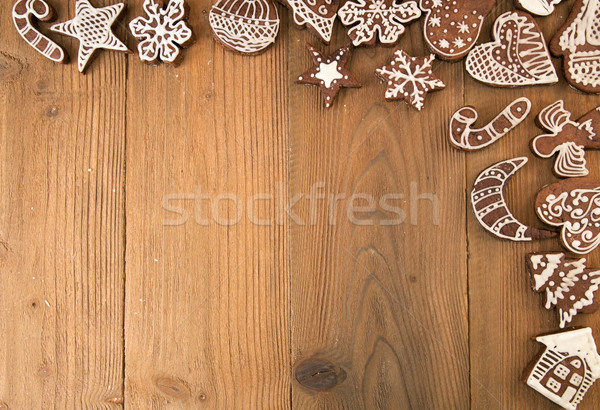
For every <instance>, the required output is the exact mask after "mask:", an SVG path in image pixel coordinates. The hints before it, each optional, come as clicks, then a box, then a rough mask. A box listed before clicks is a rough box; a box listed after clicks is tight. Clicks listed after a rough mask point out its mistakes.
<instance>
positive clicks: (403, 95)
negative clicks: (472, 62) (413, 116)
mask: <svg viewBox="0 0 600 410" xmlns="http://www.w3.org/2000/svg"><path fill="white" fill-rule="evenodd" d="M433 60H435V56H434V55H433V54H431V55H430V56H429V57H411V56H409V55H408V54H406V53H405V52H404V51H403V50H396V52H395V53H394V58H393V59H392V61H391V62H390V64H389V66H387V65H386V66H383V67H381V68H378V69H377V70H375V73H376V74H377V76H378V77H380V78H381V79H382V80H384V81H385V82H386V83H387V90H386V91H385V99H386V100H388V101H395V100H405V101H406V102H407V103H409V104H410V105H412V106H413V107H414V108H416V109H417V110H419V111H421V110H422V109H423V103H424V102H425V97H426V96H427V93H429V92H430V91H435V90H441V89H442V88H444V87H445V86H446V85H445V84H444V83H443V82H442V81H441V80H440V79H439V78H437V77H436V76H435V75H433V70H432V67H431V63H432V61H433Z"/></svg>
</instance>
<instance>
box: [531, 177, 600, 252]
mask: <svg viewBox="0 0 600 410" xmlns="http://www.w3.org/2000/svg"><path fill="white" fill-rule="evenodd" d="M535 210H536V213H537V215H538V217H539V218H540V219H541V220H542V221H543V222H544V223H547V224H548V225H551V226H556V227H559V228H561V235H560V238H561V242H562V244H563V246H564V247H565V248H566V249H568V250H569V251H571V252H573V253H576V254H578V255H584V254H587V253H590V252H591V251H593V250H594V249H596V247H597V246H598V245H599V244H600V181H586V180H585V179H582V178H571V179H565V180H563V181H559V182H555V183H554V184H551V185H548V186H546V187H544V188H542V190H541V191H540V192H539V193H538V195H537V197H536V200H535Z"/></svg>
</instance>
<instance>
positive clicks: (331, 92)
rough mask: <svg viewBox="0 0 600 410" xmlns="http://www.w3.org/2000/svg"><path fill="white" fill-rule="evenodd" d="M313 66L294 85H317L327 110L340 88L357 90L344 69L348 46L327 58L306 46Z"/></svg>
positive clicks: (351, 78) (354, 79) (356, 82)
mask: <svg viewBox="0 0 600 410" xmlns="http://www.w3.org/2000/svg"><path fill="white" fill-rule="evenodd" d="M307 47H308V51H309V52H310V55H311V57H312V59H313V62H314V65H313V66H312V67H311V68H310V69H309V70H307V71H306V72H305V73H304V74H302V75H301V76H299V77H298V79H297V80H296V83H298V84H310V85H318V86H319V87H321V92H322V94H323V100H324V101H325V106H326V107H327V108H329V107H331V104H332V103H333V100H334V99H335V96H336V95H337V93H338V92H339V91H340V88H342V87H350V88H358V87H360V86H361V85H360V83H359V82H358V80H357V79H356V78H354V76H353V75H352V74H351V73H350V71H348V69H347V68H346V64H347V63H348V60H349V59H350V54H351V50H350V46H345V47H342V48H340V49H338V50H336V52H335V53H333V54H332V55H330V56H329V57H323V55H322V54H321V53H320V52H319V51H318V50H317V49H316V48H314V47H313V46H312V45H310V44H307Z"/></svg>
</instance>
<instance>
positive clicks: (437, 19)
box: [421, 0, 497, 61]
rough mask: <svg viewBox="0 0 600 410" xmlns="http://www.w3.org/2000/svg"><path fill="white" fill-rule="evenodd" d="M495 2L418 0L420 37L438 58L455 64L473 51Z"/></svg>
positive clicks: (485, 0)
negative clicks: (421, 13) (421, 14)
mask: <svg viewBox="0 0 600 410" xmlns="http://www.w3.org/2000/svg"><path fill="white" fill-rule="evenodd" d="M496 1H497V0H462V1H461V0H421V9H422V10H423V11H424V12H425V13H426V16H425V23H424V24H423V34H424V35H425V41H426V42H427V45H428V46H429V48H430V49H431V51H433V52H434V53H435V54H436V55H437V56H438V57H440V58H441V59H444V60H448V61H457V60H460V59H461V58H463V57H464V56H466V55H467V53H468V52H469V50H470V49H471V48H473V46H474V45H475V43H476V42H477V39H478V38H479V34H480V33H481V27H482V25H483V20H484V19H485V17H486V16H487V15H488V13H489V12H490V11H491V10H492V8H493V7H494V4H496Z"/></svg>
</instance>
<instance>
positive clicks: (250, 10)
mask: <svg viewBox="0 0 600 410" xmlns="http://www.w3.org/2000/svg"><path fill="white" fill-rule="evenodd" d="M208 20H209V23H210V28H211V30H212V33H213V35H214V37H215V38H216V39H217V41H218V42H219V43H220V44H221V45H222V46H223V47H225V48H226V49H228V50H231V51H234V52H236V53H239V54H245V55H256V54H260V53H262V52H263V51H265V50H266V49H267V48H268V47H269V46H270V45H271V44H273V43H274V42H275V38H276V37H277V33H279V14H278V13H277V8H276V7H275V5H274V4H273V3H272V2H271V0H218V1H217V2H216V3H215V4H214V6H212V9H211V10H210V14H209V16H208Z"/></svg>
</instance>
